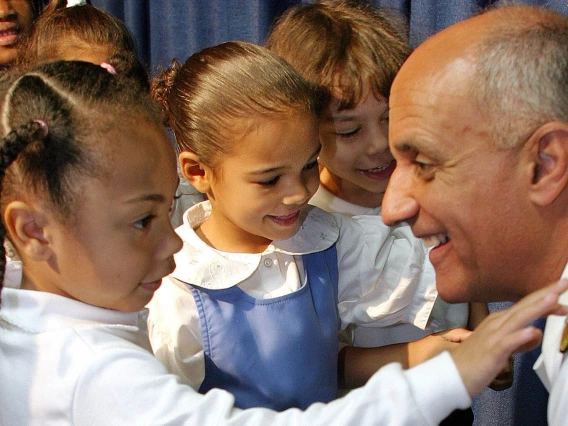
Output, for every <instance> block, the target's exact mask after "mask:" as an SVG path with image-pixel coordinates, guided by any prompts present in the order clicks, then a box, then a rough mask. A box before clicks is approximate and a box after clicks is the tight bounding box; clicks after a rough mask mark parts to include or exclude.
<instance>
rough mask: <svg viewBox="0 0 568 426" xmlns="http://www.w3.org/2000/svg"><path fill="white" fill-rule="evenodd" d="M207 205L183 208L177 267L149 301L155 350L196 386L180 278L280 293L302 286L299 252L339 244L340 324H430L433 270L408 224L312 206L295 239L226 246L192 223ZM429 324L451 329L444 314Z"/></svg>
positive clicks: (195, 344) (191, 314) (193, 327)
mask: <svg viewBox="0 0 568 426" xmlns="http://www.w3.org/2000/svg"><path fill="white" fill-rule="evenodd" d="M210 211H211V206H210V203H209V202H203V203H200V204H198V205H196V206H194V207H192V208H190V209H189V210H188V211H187V212H186V214H185V215H184V224H183V225H182V226H180V227H179V228H177V230H176V232H177V233H178V234H179V235H180V237H181V238H182V240H183V243H184V244H183V248H182V250H181V251H180V252H179V253H177V254H176V255H175V260H176V265H177V267H176V270H175V271H174V272H173V273H172V274H171V276H170V277H168V278H165V279H164V280H163V282H162V286H161V287H160V288H159V289H158V291H157V292H156V294H155V295H154V298H153V299H152V301H151V302H150V303H149V304H148V308H149V310H150V314H149V318H148V328H149V333H150V341H151V343H152V348H153V350H154V353H155V355H156V356H157V357H158V358H159V359H160V360H161V361H163V362H164V363H165V365H166V367H167V368H168V370H169V371H170V372H172V373H175V374H178V375H179V376H180V377H181V379H182V381H183V382H184V383H187V384H189V385H191V386H193V387H194V388H195V389H198V388H199V386H200V385H201V382H202V381H203V378H204V368H205V367H204V361H203V345H202V340H201V329H200V324H199V316H198V312H197V308H196V305H195V301H194V299H193V295H192V293H191V291H190V290H189V288H188V287H187V286H186V284H185V283H190V284H193V285H196V286H200V287H203V288H208V289H225V288H229V287H232V286H235V285H238V286H239V287H240V288H241V289H242V290H243V291H245V292H246V293H248V294H249V295H251V296H253V297H255V298H258V299H263V298H273V297H279V296H282V295H286V294H289V293H292V292H294V291H297V290H298V289H299V288H300V286H301V283H302V275H303V268H302V263H301V255H303V254H308V253H313V252H318V251H322V250H325V249H327V248H329V247H330V246H331V245H333V244H334V243H336V247H337V257H338V271H339V284H338V296H339V304H338V310H339V316H340V319H341V327H342V328H343V327H346V326H347V325H348V324H350V323H355V324H366V325H373V326H376V327H384V326H388V325H392V324H397V323H411V324H414V325H416V326H417V327H420V328H422V329H424V328H425V327H426V326H427V325H429V324H428V321H429V317H430V315H431V312H432V309H433V305H434V302H435V301H436V298H437V292H436V287H435V279H434V270H433V268H432V266H431V264H430V263H429V262H427V261H426V250H425V248H424V246H423V244H422V242H421V241H420V240H418V239H416V238H414V237H413V236H412V233H411V231H410V228H409V227H408V226H401V227H388V226H386V225H385V224H384V223H383V222H382V220H381V218H380V217H379V216H370V215H369V216H357V217H354V218H350V217H348V216H345V215H341V214H330V213H326V212H324V211H322V210H320V209H318V208H315V207H309V208H307V209H306V211H305V214H304V217H303V218H302V220H303V223H302V225H301V227H300V229H299V230H298V232H297V233H296V234H295V235H294V236H293V237H292V238H290V239H288V240H285V241H274V242H273V243H272V244H271V245H270V246H269V247H268V248H267V249H266V250H265V251H264V252H263V253H258V254H248V253H246V254H243V253H227V252H222V251H219V250H215V249H214V248H212V247H210V246H208V245H207V244H206V243H205V242H203V241H202V240H201V239H200V238H199V237H198V236H197V235H196V233H195V232H194V230H193V229H194V228H195V227H197V226H199V225H200V224H201V223H203V221H205V219H206V218H207V217H208V215H209V214H210ZM430 325H432V326H433V327H435V328H436V329H437V330H438V329H439V330H443V329H446V328H449V327H448V324H445V323H444V318H440V319H438V318H437V319H436V320H435V321H434V324H430Z"/></svg>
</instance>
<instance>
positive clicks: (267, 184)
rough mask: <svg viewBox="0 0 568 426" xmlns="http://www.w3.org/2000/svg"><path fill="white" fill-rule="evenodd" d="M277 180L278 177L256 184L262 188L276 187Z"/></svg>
mask: <svg viewBox="0 0 568 426" xmlns="http://www.w3.org/2000/svg"><path fill="white" fill-rule="evenodd" d="M279 179H280V176H276V177H273V178H272V179H269V180H264V181H261V182H258V184H259V185H262V186H273V185H276V184H277V183H278V180H279Z"/></svg>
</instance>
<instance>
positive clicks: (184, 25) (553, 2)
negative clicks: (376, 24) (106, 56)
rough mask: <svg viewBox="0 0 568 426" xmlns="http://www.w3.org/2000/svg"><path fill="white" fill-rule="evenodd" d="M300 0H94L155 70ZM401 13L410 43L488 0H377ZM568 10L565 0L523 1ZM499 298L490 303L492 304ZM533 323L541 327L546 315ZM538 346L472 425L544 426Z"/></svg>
mask: <svg viewBox="0 0 568 426" xmlns="http://www.w3.org/2000/svg"><path fill="white" fill-rule="evenodd" d="M297 3H301V1H298V0H92V4H94V5H95V6H98V7H101V8H102V9H104V10H106V11H108V12H110V13H112V14H114V15H115V16H118V17H119V18H121V19H122V20H124V21H125V22H126V23H127V25H128V26H129V27H130V29H131V30H132V32H133V33H134V35H135V37H136V39H137V42H138V47H139V50H140V54H141V56H142V57H143V58H144V59H145V61H146V62H147V64H148V65H149V67H150V70H151V73H152V74H153V73H155V72H156V71H157V70H159V69H160V68H161V67H167V66H168V65H169V63H170V62H171V60H172V58H174V57H175V58H178V59H180V60H182V61H183V60H185V59H186V58H187V57H188V56H190V55H191V54H192V53H194V52H196V51H199V50H201V49H202V48H204V47H207V46H210V45H214V44H218V43H221V42H224V41H227V40H245V41H250V42H254V43H259V44H262V43H263V42H264V39H265V37H266V34H267V31H268V29H269V27H270V24H271V22H272V21H273V20H274V18H276V17H277V16H279V15H280V14H281V13H282V12H283V11H284V10H285V9H286V8H288V7H289V6H291V5H293V4H297ZM373 3H374V4H375V5H377V6H379V7H382V8H386V9H390V10H391V11H393V12H396V13H399V14H401V15H403V16H405V17H406V18H407V20H408V22H409V29H410V41H411V43H412V45H413V46H414V47H415V46H417V45H418V44H419V43H421V42H422V41H424V39H426V38H427V37H428V36H430V35H432V34H434V33H435V32H437V31H439V30H441V29H443V28H445V27H447V26H448V25H451V24H453V23H455V22H457V21H459V20H462V19H465V18H467V17H470V16H472V15H474V14H476V13H477V12H479V11H480V10H482V9H483V8H485V7H487V6H490V5H492V4H494V3H498V2H497V1H495V0H493V1H491V0H485V1H484V0H374V1H373ZM517 3H519V4H528V5H539V6H545V7H548V8H550V9H552V10H555V11H557V12H560V13H564V14H566V15H568V1H567V0H524V1H517ZM501 307H502V305H500V304H491V308H492V309H500V308H501ZM537 325H539V326H540V327H542V326H543V322H542V321H541V322H539V323H538V324H537ZM538 352H539V351H538V350H535V351H531V352H529V353H527V354H524V355H522V356H521V355H517V356H515V384H514V386H513V388H511V389H509V390H507V391H503V392H494V391H492V390H489V389H488V390H486V391H484V392H483V393H482V394H481V395H480V396H478V397H477V398H476V399H475V401H474V412H475V416H476V420H475V425H477V426H493V425H495V426H508V425H518V426H526V425H546V401H547V393H546V390H545V389H544V387H543V386H542V384H541V383H540V382H539V380H538V379H537V377H536V375H535V374H534V373H533V372H532V369H531V367H532V364H533V363H534V360H535V359H536V357H537V356H538Z"/></svg>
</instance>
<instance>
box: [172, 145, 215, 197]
mask: <svg viewBox="0 0 568 426" xmlns="http://www.w3.org/2000/svg"><path fill="white" fill-rule="evenodd" d="M179 165H180V169H181V173H182V175H183V177H184V178H185V179H186V180H187V181H188V182H189V183H190V184H191V185H193V187H194V188H195V189H197V190H198V191H199V192H201V193H203V194H205V193H207V191H208V190H209V187H210V185H211V177H212V171H211V169H210V168H209V167H207V166H206V165H205V164H204V163H203V161H201V159H200V158H199V157H198V156H197V154H195V153H193V152H191V151H182V152H180V154H179Z"/></svg>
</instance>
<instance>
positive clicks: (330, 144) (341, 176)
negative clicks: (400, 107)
mask: <svg viewBox="0 0 568 426" xmlns="http://www.w3.org/2000/svg"><path fill="white" fill-rule="evenodd" d="M338 107H339V101H338V100H334V101H332V103H331V105H330V107H329V110H328V112H327V114H325V116H324V117H323V119H322V121H321V124H320V138H321V142H322V150H321V153H320V157H319V159H320V169H321V173H320V178H321V182H322V184H323V185H324V186H325V187H326V188H327V189H328V190H330V191H331V192H332V193H334V194H335V195H336V196H338V197H339V198H342V199H344V200H346V201H349V202H351V203H353V204H357V205H360V206H365V207H379V206H380V205H381V202H382V200H383V195H384V193H385V190H386V188H387V184H388V181H389V178H390V176H391V174H392V172H393V170H394V168H395V166H396V163H395V161H394V159H393V156H392V155H391V153H390V151H389V144H388V114H389V113H388V103H387V101H386V100H385V99H384V98H380V99H377V98H376V97H375V96H374V95H373V93H370V94H369V95H368V96H367V98H365V99H364V100H363V102H361V103H360V104H358V105H356V106H355V108H353V109H344V110H339V108H338Z"/></svg>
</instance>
